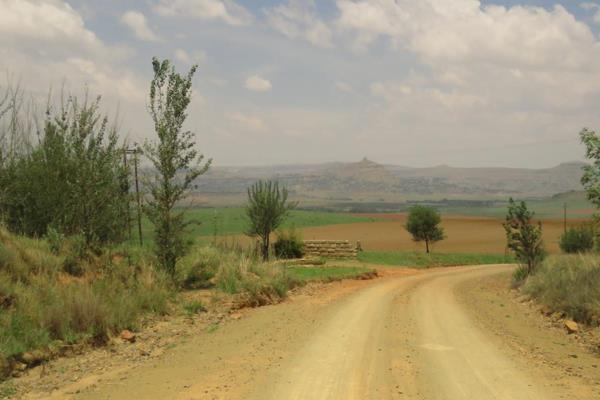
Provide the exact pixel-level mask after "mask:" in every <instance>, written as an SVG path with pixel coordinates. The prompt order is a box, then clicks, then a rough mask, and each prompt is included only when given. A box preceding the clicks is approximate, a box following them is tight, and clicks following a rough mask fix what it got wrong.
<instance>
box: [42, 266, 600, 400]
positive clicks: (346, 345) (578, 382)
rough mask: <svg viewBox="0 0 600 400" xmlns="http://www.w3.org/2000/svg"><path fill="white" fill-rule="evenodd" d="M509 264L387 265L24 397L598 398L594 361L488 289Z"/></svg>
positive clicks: (599, 388)
mask: <svg viewBox="0 0 600 400" xmlns="http://www.w3.org/2000/svg"><path fill="white" fill-rule="evenodd" d="M510 269H511V268H510V267H508V266H487V267H468V268H466V267H461V268H452V269H437V270H428V271H412V270H386V272H385V273H384V275H385V276H384V277H383V278H381V279H378V280H375V281H346V282H343V283H340V284H334V285H330V286H328V289H327V290H317V291H316V292H315V293H304V294H302V295H298V296H294V297H293V298H292V299H290V300H289V301H287V302H286V303H284V304H280V305H277V306H270V307H264V308H261V309H256V310H251V311H248V312H246V313H245V314H244V316H243V317H242V318H240V319H237V320H229V322H227V323H225V324H223V325H221V326H220V327H219V329H217V330H215V331H207V330H203V331H200V332H198V334H197V335H195V336H193V337H191V338H189V339H188V340H187V341H185V342H183V343H179V344H178V345H177V346H176V347H174V348H171V349H170V350H168V351H166V352H165V354H164V355H163V356H161V357H159V358H157V359H152V360H150V361H148V362H147V363H145V364H142V365H138V366H137V368H135V369H127V366H126V365H123V366H122V368H120V367H119V366H118V365H115V366H114V367H113V368H111V370H110V371H106V372H105V373H103V374H102V375H95V376H92V377H85V378H83V379H82V380H80V381H79V382H78V383H77V384H74V385H70V386H69V385H67V386H66V387H64V388H62V389H61V390H57V391H55V392H54V393H53V395H50V394H49V393H34V394H32V396H38V397H31V398H55V399H59V398H60V399H62V398H65V399H81V400H84V399H113V400H116V399H136V400H137V399H139V400H141V399H186V400H191V399H440V400H442V399H444V400H452V399H506V400H508V399H511V400H519V399H544V400H552V399H560V398H570V399H590V400H591V399H596V398H600V370H599V369H598V368H597V364H598V363H600V359H599V358H598V357H597V356H595V355H592V354H591V353H589V352H588V351H587V350H586V349H585V348H583V347H582V346H581V345H580V344H579V343H578V342H577V341H574V340H571V339H570V338H566V335H565V333H564V332H562V331H559V330H555V329H546V330H540V325H538V322H539V321H538V320H537V319H536V318H537V317H538V316H537V315H536V316H534V315H530V314H531V312H530V311H528V309H527V308H526V307H525V306H523V305H520V304H519V303H517V302H513V301H510V300H507V299H510V296H511V295H510V294H509V293H508V291H507V290H504V289H502V288H500V287H499V286H492V287H489V284H488V283H486V282H490V279H492V281H493V279H495V277H497V276H498V274H506V273H508V272H509V271H510ZM490 296H491V297H490ZM494 296H496V297H494ZM498 299H500V300H498ZM496 302H498V303H496ZM504 303H506V304H510V306H507V305H503V306H502V307H500V306H499V305H498V304H504ZM507 310H508V311H507ZM507 315H509V316H510V318H509V317H507ZM507 321H510V323H508V322H507ZM537 338H539V341H538V339H537ZM531 346H534V348H533V349H532V348H531ZM535 346H537V347H535ZM536 348H537V350H536ZM580 367H581V368H580Z"/></svg>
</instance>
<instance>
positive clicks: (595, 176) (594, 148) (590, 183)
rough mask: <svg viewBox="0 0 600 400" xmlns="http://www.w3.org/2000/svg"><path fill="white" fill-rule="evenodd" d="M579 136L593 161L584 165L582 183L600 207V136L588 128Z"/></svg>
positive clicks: (597, 206) (592, 200)
mask: <svg viewBox="0 0 600 400" xmlns="http://www.w3.org/2000/svg"><path fill="white" fill-rule="evenodd" d="M579 137H580V139H581V142H582V143H583V144H584V145H585V155H586V158H587V159H588V160H590V161H591V162H592V163H591V164H590V165H586V166H584V167H583V176H582V177H581V184H582V185H583V187H584V188H585V190H586V192H587V198H588V199H589V200H590V201H591V202H592V204H594V205H595V206H596V208H600V136H598V134H597V133H596V132H594V131H591V130H589V129H587V128H586V129H583V130H582V131H581V133H580V134H579ZM596 217H597V216H596Z"/></svg>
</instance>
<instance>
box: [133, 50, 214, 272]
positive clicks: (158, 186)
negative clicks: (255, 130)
mask: <svg viewBox="0 0 600 400" xmlns="http://www.w3.org/2000/svg"><path fill="white" fill-rule="evenodd" d="M152 67H153V70H154V79H152V83H151V85H150V104H149V112H150V115H151V116H152V121H153V122H154V130H155V132H156V134H157V136H158V141H157V142H153V143H146V144H145V146H144V150H145V155H146V156H147V157H148V158H149V159H150V161H151V162H152V164H153V166H154V168H155V170H156V174H155V176H154V178H153V179H152V181H151V182H149V184H148V186H149V190H150V196H151V199H150V200H149V201H148V203H147V204H146V206H145V211H146V214H147V215H148V218H149V219H150V221H151V222H152V224H153V225H154V230H155V238H154V241H155V247H156V248H155V252H156V257H157V259H158V262H159V264H160V265H161V266H162V267H163V268H164V269H165V270H166V271H167V272H168V273H169V274H170V275H171V276H174V275H175V265H176V263H177V260H178V259H179V258H180V257H182V256H183V255H184V254H185V247H184V243H185V241H184V233H185V230H186V227H187V225H188V222H186V221H185V218H184V213H183V211H174V208H175V206H176V204H177V203H178V202H180V201H181V200H183V199H184V198H185V196H186V195H187V193H188V192H189V190H190V187H191V185H192V182H193V181H194V180H195V179H196V178H197V177H198V176H200V175H202V174H204V173H205V172H206V171H207V170H208V168H209V166H210V164H211V161H212V160H208V162H206V163H203V159H204V156H203V155H200V154H198V152H197V151H196V150H195V149H194V146H195V141H194V139H195V135H194V133H192V132H190V131H185V130H183V124H184V122H185V120H186V118H187V108H188V106H189V104H190V101H191V97H192V78H193V76H194V73H195V72H196V68H197V66H193V67H192V68H191V70H190V71H189V72H188V74H187V75H185V76H183V75H180V74H178V73H176V72H175V68H174V67H173V66H172V64H171V62H170V61H169V60H164V61H159V60H158V59H156V58H154V59H153V60H152Z"/></svg>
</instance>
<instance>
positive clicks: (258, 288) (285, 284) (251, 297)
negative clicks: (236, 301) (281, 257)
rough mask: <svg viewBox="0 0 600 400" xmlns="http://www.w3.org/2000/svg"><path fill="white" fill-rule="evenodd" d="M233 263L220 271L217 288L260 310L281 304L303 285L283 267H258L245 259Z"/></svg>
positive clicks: (224, 265)
mask: <svg viewBox="0 0 600 400" xmlns="http://www.w3.org/2000/svg"><path fill="white" fill-rule="evenodd" d="M232 261H233V262H227V263H224V264H222V265H221V267H220V268H219V273H218V274H217V277H216V278H217V287H218V288H219V289H220V290H222V291H223V292H226V293H230V294H236V295H239V297H240V300H241V303H242V304H243V305H246V306H251V307H258V306H262V305H266V304H271V303H277V302H279V301H281V300H282V299H284V298H285V297H286V296H287V292H288V291H289V290H290V289H292V288H294V287H295V286H297V285H298V284H299V282H298V281H296V280H295V279H293V278H292V277H291V276H290V275H289V274H288V273H287V272H286V270H285V268H284V267H282V266H279V265H273V264H264V263H256V262H254V261H253V260H252V259H251V258H248V257H245V256H242V257H239V258H238V259H237V260H232Z"/></svg>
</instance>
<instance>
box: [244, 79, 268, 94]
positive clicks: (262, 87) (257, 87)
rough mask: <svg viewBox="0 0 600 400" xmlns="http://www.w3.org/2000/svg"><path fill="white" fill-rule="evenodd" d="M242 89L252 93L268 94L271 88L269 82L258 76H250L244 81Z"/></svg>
mask: <svg viewBox="0 0 600 400" xmlns="http://www.w3.org/2000/svg"><path fill="white" fill-rule="evenodd" d="M244 87H245V88H246V89H248V90H252V91H253V92H268V91H270V90H271V89H272V88H273V85H271V82H270V81H269V80H267V79H265V78H262V77H260V76H258V75H252V76H250V77H248V79H246V82H245V84H244Z"/></svg>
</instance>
